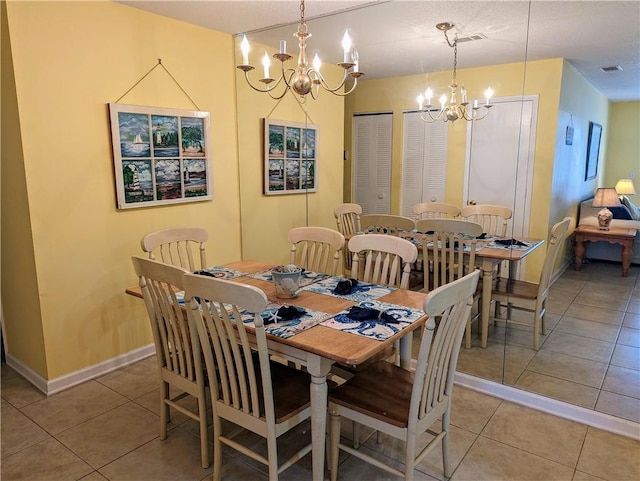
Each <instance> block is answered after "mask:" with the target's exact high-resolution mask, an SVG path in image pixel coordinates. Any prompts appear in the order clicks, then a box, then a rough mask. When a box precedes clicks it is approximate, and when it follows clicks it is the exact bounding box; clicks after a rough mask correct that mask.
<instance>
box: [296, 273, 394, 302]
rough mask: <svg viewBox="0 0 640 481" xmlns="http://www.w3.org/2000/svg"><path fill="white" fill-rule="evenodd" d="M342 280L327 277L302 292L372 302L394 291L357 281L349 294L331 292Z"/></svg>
mask: <svg viewBox="0 0 640 481" xmlns="http://www.w3.org/2000/svg"><path fill="white" fill-rule="evenodd" d="M342 280H344V278H343V277H328V278H326V279H322V280H321V281H319V282H316V283H314V284H310V285H308V286H305V287H303V290H305V291H311V292H316V293H318V294H325V295H327V296H334V297H339V298H341V299H348V300H350V301H353V302H367V301H372V300H375V299H378V298H379V297H382V296H385V295H387V294H390V293H392V292H393V291H395V290H396V288H395V287H388V286H380V285H378V284H370V283H368V282H360V281H358V284H357V285H356V286H354V287H353V288H352V289H351V292H350V293H349V294H336V293H335V292H333V290H334V289H335V288H336V285H338V282H340V281H342Z"/></svg>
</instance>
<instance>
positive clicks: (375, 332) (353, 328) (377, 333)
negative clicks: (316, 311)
mask: <svg viewBox="0 0 640 481" xmlns="http://www.w3.org/2000/svg"><path fill="white" fill-rule="evenodd" d="M358 306H359V307H363V308H367V309H376V310H378V311H384V312H385V313H386V314H389V315H391V316H393V317H394V318H395V319H397V320H398V321H400V322H398V323H397V324H392V323H386V322H382V321H379V320H366V321H356V320H353V319H350V318H349V317H348V316H347V312H348V309H346V310H344V311H341V312H339V313H338V314H336V315H335V316H333V317H331V318H329V319H327V320H325V321H324V322H323V323H322V325H323V326H326V327H331V328H332V329H338V330H340V331H345V332H351V333H353V334H357V335H360V336H365V337H370V338H373V339H378V340H380V341H383V340H385V339H388V338H390V337H391V336H393V335H395V334H396V333H398V332H399V331H401V330H402V329H404V328H406V327H407V326H409V325H410V324H411V323H412V322H415V321H417V320H418V319H420V318H421V317H422V316H424V315H425V314H424V311H422V310H420V309H412V308H410V307H405V306H398V305H395V304H389V303H387V302H380V301H367V302H360V303H359V304H358Z"/></svg>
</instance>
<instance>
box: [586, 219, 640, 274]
mask: <svg viewBox="0 0 640 481" xmlns="http://www.w3.org/2000/svg"><path fill="white" fill-rule="evenodd" d="M574 232H575V234H576V244H575V247H574V254H575V257H576V261H575V269H576V270H577V271H579V270H580V269H581V268H582V260H583V258H584V250H585V245H584V243H585V242H587V241H591V242H597V241H604V242H609V243H610V244H620V245H621V246H622V277H627V276H628V275H629V266H630V265H631V253H632V246H633V239H634V238H635V236H636V233H637V232H638V231H637V230H635V229H619V228H611V229H609V230H600V229H598V228H597V227H595V226H590V225H579V226H578V227H577V228H576V230H575V231H574Z"/></svg>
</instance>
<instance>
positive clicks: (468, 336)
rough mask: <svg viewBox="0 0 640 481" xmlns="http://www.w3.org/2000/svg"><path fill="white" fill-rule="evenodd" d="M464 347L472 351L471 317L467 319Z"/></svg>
mask: <svg viewBox="0 0 640 481" xmlns="http://www.w3.org/2000/svg"><path fill="white" fill-rule="evenodd" d="M464 347H465V348H466V349H471V316H469V319H467V328H466V329H465V333H464Z"/></svg>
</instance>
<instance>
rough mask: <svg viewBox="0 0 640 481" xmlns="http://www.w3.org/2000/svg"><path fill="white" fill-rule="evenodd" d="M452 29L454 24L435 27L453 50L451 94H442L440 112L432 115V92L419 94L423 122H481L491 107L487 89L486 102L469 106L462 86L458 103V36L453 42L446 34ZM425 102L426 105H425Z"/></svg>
mask: <svg viewBox="0 0 640 481" xmlns="http://www.w3.org/2000/svg"><path fill="white" fill-rule="evenodd" d="M453 27H454V24H452V23H448V22H444V23H439V24H437V25H436V28H437V29H438V30H440V31H442V32H443V33H444V38H445V39H446V40H447V44H448V45H449V47H452V48H453V80H451V83H450V84H449V89H451V94H450V95H449V96H448V97H447V95H446V94H442V96H441V97H440V110H437V112H436V113H433V112H432V111H433V108H434V105H432V104H431V98H432V97H433V92H432V90H431V89H430V88H427V90H425V92H424V95H423V94H420V95H418V97H417V98H416V100H417V101H418V105H419V107H420V108H419V111H420V118H421V119H422V120H424V121H425V122H435V121H437V120H442V121H443V122H447V121H450V122H455V121H456V120H458V119H464V120H467V121H471V120H481V119H483V118H485V117H486V116H487V114H488V113H489V109H490V108H491V107H493V105H492V104H491V96H492V95H493V90H491V88H488V89H487V90H485V92H484V96H485V97H486V102H485V103H484V104H482V105H478V100H474V101H473V105H471V104H470V103H469V102H468V101H467V90H466V89H465V88H464V85H462V86H461V87H460V102H458V80H457V79H456V71H457V69H458V35H457V34H456V36H455V38H454V40H453V42H451V40H449V36H448V35H447V32H448V31H449V30H451V29H452V28H453ZM425 100H426V104H425Z"/></svg>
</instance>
